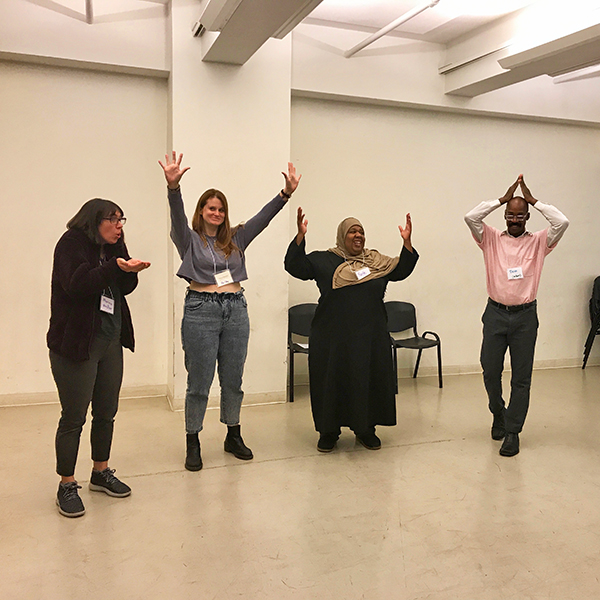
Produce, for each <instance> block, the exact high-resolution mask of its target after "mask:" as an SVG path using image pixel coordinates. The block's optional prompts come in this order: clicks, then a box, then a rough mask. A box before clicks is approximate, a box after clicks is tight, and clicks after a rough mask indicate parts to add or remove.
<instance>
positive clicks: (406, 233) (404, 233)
mask: <svg viewBox="0 0 600 600" xmlns="http://www.w3.org/2000/svg"><path fill="white" fill-rule="evenodd" d="M398 230H399V231H400V236H401V237H402V239H403V240H404V247H405V248H406V249H407V250H408V251H409V252H412V251H413V247H412V243H411V241H410V237H411V235H412V221H411V220H410V213H407V215H406V225H405V226H404V227H402V225H398Z"/></svg>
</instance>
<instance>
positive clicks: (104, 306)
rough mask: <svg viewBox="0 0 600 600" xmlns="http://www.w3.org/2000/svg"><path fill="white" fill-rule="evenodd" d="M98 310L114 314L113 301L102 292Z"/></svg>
mask: <svg viewBox="0 0 600 600" xmlns="http://www.w3.org/2000/svg"><path fill="white" fill-rule="evenodd" d="M100 310H101V311H102V312H105V313H108V314H109V315H114V314H115V301H114V300H113V299H112V298H109V297H108V296H105V295H104V294H102V296H100Z"/></svg>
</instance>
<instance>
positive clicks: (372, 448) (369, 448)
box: [356, 437, 381, 450]
mask: <svg viewBox="0 0 600 600" xmlns="http://www.w3.org/2000/svg"><path fill="white" fill-rule="evenodd" d="M356 440H357V441H358V442H359V443H360V444H361V445H362V446H364V447H365V448H366V449H367V450H381V444H380V445H379V446H367V444H365V443H364V442H363V441H362V440H361V439H360V438H359V437H357V438H356Z"/></svg>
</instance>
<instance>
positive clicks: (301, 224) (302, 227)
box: [296, 206, 308, 245]
mask: <svg viewBox="0 0 600 600" xmlns="http://www.w3.org/2000/svg"><path fill="white" fill-rule="evenodd" d="M305 217H306V215H305V214H304V213H303V212H302V208H301V207H300V206H299V207H298V216H297V218H296V223H297V225H298V235H296V243H297V244H298V245H300V244H301V243H302V240H303V239H304V236H305V235H306V232H307V231H308V219H306V218H305Z"/></svg>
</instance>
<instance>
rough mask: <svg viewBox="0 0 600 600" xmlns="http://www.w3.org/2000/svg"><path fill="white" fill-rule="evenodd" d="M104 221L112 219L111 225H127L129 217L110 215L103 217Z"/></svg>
mask: <svg viewBox="0 0 600 600" xmlns="http://www.w3.org/2000/svg"><path fill="white" fill-rule="evenodd" d="M102 221H110V222H111V225H116V224H117V223H121V225H125V223H127V217H117V215H112V216H110V217H103V218H102Z"/></svg>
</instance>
